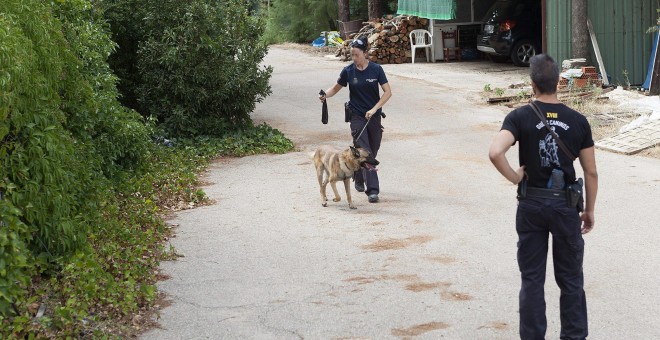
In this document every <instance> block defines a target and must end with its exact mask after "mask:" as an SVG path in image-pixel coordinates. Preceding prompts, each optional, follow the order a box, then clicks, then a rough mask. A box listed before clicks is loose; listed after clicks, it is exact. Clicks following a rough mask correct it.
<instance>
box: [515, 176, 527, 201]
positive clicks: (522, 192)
mask: <svg viewBox="0 0 660 340" xmlns="http://www.w3.org/2000/svg"><path fill="white" fill-rule="evenodd" d="M526 197H527V180H526V179H524V178H523V180H522V181H520V183H518V195H517V196H516V198H517V199H519V200H521V199H523V198H526Z"/></svg>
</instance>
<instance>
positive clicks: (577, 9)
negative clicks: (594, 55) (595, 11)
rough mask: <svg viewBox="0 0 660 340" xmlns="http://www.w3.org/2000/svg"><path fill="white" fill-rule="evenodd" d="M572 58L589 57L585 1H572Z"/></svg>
mask: <svg viewBox="0 0 660 340" xmlns="http://www.w3.org/2000/svg"><path fill="white" fill-rule="evenodd" d="M572 13H573V16H572V19H573V29H572V31H573V32H572V33H573V34H572V35H573V41H572V47H573V58H586V57H587V56H588V55H589V46H588V44H589V31H588V29H587V0H573V4H572Z"/></svg>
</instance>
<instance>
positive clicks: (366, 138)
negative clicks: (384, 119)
mask: <svg viewBox="0 0 660 340" xmlns="http://www.w3.org/2000/svg"><path fill="white" fill-rule="evenodd" d="M380 120H381V116H380V114H376V115H373V116H372V117H371V120H369V124H368V125H367V127H366V128H365V129H364V132H362V135H360V139H359V140H357V141H356V142H357V143H358V145H359V146H361V147H362V148H364V149H366V150H367V151H369V153H370V154H371V157H374V158H376V156H377V155H378V149H380V141H381V140H382V139H383V127H382V125H380ZM366 123H367V120H366V118H364V116H361V115H357V114H353V115H352V116H351V135H352V136H353V139H354V140H355V137H357V136H358V135H359V134H360V132H361V131H362V128H364V124H366ZM353 180H354V181H355V183H365V184H366V191H365V193H366V194H367V195H372V194H376V195H378V193H380V186H379V184H378V173H377V172H376V171H369V170H367V169H364V168H362V169H360V170H358V171H356V172H354V173H353Z"/></svg>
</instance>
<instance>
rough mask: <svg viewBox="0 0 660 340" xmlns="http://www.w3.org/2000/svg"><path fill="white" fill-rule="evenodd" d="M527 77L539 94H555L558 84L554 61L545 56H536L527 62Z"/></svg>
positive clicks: (557, 72)
mask: <svg viewBox="0 0 660 340" xmlns="http://www.w3.org/2000/svg"><path fill="white" fill-rule="evenodd" d="M529 77H530V78H532V81H533V82H534V84H536V87H537V88H538V90H539V92H541V93H540V94H553V93H555V92H557V83H558V82H559V67H558V66H557V63H555V60H554V59H552V57H551V56H549V55H547V54H537V55H535V56H533V57H532V58H531V59H530V60H529Z"/></svg>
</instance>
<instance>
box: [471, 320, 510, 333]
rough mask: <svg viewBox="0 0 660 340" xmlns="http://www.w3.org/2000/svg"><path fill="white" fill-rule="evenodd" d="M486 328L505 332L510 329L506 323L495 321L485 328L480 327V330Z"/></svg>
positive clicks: (484, 326)
mask: <svg viewBox="0 0 660 340" xmlns="http://www.w3.org/2000/svg"><path fill="white" fill-rule="evenodd" d="M484 328H488V329H495V330H498V331H503V330H505V329H508V328H509V324H508V323H506V322H500V321H493V322H491V323H489V324H486V325H483V326H481V327H479V328H478V329H484Z"/></svg>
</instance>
